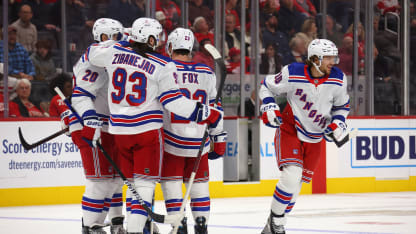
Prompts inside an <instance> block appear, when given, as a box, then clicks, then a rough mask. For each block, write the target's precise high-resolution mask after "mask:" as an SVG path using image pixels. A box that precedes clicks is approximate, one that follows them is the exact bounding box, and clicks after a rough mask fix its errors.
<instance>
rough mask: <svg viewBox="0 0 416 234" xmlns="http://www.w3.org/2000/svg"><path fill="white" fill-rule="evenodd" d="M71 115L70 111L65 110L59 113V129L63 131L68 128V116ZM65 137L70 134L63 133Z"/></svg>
mask: <svg viewBox="0 0 416 234" xmlns="http://www.w3.org/2000/svg"><path fill="white" fill-rule="evenodd" d="M70 115H71V111H70V110H66V111H64V112H62V113H61V128H62V129H65V128H68V126H69V116H70ZM65 134H66V135H67V136H70V135H71V133H69V130H68V132H66V133H65Z"/></svg>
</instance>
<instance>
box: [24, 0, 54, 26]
mask: <svg viewBox="0 0 416 234" xmlns="http://www.w3.org/2000/svg"><path fill="white" fill-rule="evenodd" d="M22 3H24V4H28V5H29V6H30V7H31V8H32V15H33V16H32V23H33V24H34V25H35V26H36V29H37V30H38V32H39V31H45V30H52V31H60V30H61V29H60V28H59V27H58V28H57V27H56V26H55V25H53V24H50V9H51V7H52V1H44V0H24V1H22Z"/></svg>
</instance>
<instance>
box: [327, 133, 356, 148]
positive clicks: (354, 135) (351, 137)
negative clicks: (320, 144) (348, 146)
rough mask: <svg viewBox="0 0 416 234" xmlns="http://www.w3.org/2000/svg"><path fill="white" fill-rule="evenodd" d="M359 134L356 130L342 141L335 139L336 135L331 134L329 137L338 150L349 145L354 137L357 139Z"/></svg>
mask: <svg viewBox="0 0 416 234" xmlns="http://www.w3.org/2000/svg"><path fill="white" fill-rule="evenodd" d="M357 134H358V129H354V130H352V131H351V132H349V133H348V134H347V135H346V136H345V137H344V138H342V139H341V140H340V141H337V140H336V139H335V137H334V134H333V133H331V134H329V136H330V137H331V138H332V140H333V141H334V143H335V145H336V146H337V147H338V148H341V147H342V146H343V145H344V144H345V143H347V142H348V141H349V140H350V139H353V138H354V137H356V136H357Z"/></svg>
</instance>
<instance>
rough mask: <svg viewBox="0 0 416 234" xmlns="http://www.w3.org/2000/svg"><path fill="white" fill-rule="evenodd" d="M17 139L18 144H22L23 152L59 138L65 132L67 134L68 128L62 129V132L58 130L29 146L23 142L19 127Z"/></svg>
mask: <svg viewBox="0 0 416 234" xmlns="http://www.w3.org/2000/svg"><path fill="white" fill-rule="evenodd" d="M18 132H19V139H20V143H22V146H23V148H25V150H31V149H33V148H36V147H37V146H39V145H42V144H43V143H45V142H48V141H50V140H52V139H53V138H55V137H57V136H60V135H62V134H64V133H66V132H68V128H64V129H62V130H60V131H59V132H55V133H54V134H52V135H50V136H48V137H45V138H43V139H42V140H39V141H38V142H35V143H33V144H29V143H27V141H26V140H25V138H24V137H23V133H22V129H20V127H19V131H18Z"/></svg>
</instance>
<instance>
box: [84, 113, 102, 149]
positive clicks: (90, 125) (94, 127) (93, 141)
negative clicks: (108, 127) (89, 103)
mask: <svg viewBox="0 0 416 234" xmlns="http://www.w3.org/2000/svg"><path fill="white" fill-rule="evenodd" d="M102 126H103V121H101V120H99V119H98V117H89V118H87V119H84V127H83V128H82V132H81V135H82V139H83V140H84V141H86V142H87V143H88V144H89V145H90V146H91V147H96V146H97V141H98V140H99V139H100V137H101V127H102Z"/></svg>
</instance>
